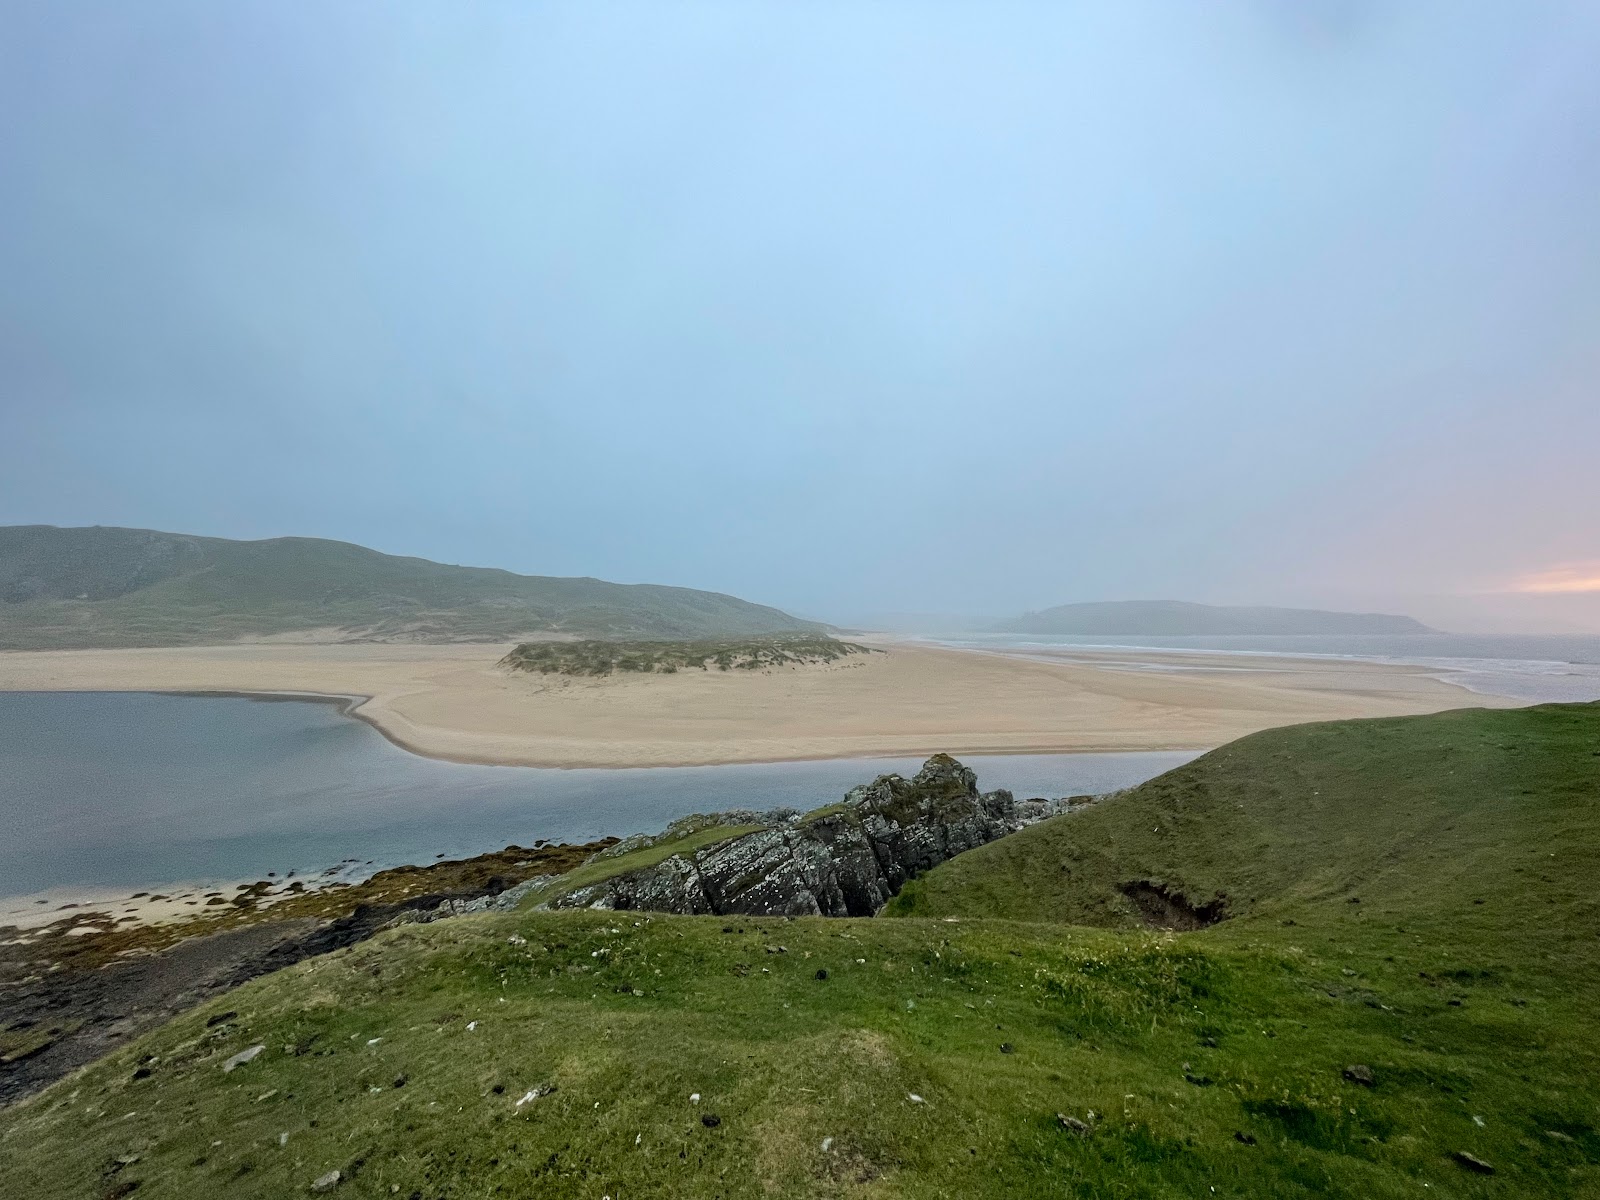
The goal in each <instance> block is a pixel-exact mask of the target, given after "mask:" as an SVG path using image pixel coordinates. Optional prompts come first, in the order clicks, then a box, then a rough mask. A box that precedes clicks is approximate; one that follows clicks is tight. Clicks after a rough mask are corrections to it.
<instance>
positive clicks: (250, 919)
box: [0, 754, 1091, 1105]
mask: <svg viewBox="0 0 1600 1200" xmlns="http://www.w3.org/2000/svg"><path fill="white" fill-rule="evenodd" d="M1090 800H1091V798H1090V797H1086V796H1081V797H1074V798H1072V799H1069V800H1017V799H1015V798H1014V797H1013V796H1012V795H1011V793H1010V792H1007V791H1003V790H1001V791H993V792H986V793H980V792H979V791H978V788H977V780H976V777H975V776H974V775H973V773H972V771H970V770H969V769H968V768H966V767H964V766H962V765H961V764H960V763H959V762H957V761H956V760H955V759H953V758H950V757H949V756H947V755H943V754H940V755H935V756H934V757H933V758H931V759H929V760H928V762H927V763H926V765H924V767H923V768H922V770H921V771H920V772H918V774H917V775H916V776H915V778H913V779H909V780H907V779H904V778H902V777H900V776H898V775H883V776H880V777H879V778H877V779H876V780H874V781H873V782H872V783H869V784H864V785H862V786H861V787H857V788H855V789H853V790H852V791H851V792H850V793H849V794H848V795H846V797H845V798H844V801H843V802H842V803H840V804H837V805H834V806H832V807H829V808H824V809H820V810H818V811H816V812H813V813H810V814H808V815H805V816H801V815H799V814H796V813H793V812H767V813H752V812H747V811H741V812H736V813H725V814H719V815H716V816H712V817H699V818H691V819H689V821H688V822H680V823H679V825H677V826H674V827H673V829H672V830H669V831H668V833H667V834H664V835H662V836H661V837H659V838H648V837H639V838H630V839H627V840H626V841H624V842H618V841H617V840H616V839H614V838H607V839H605V840H603V841H600V842H595V843H590V844H588V845H582V846H568V845H562V846H539V847H535V848H533V849H524V848H521V847H517V846H508V847H506V849H505V850H502V851H496V852H495V853H493V854H485V855H479V856H478V857H476V858H471V859H463V860H460V861H457V862H444V863H436V864H433V865H430V866H426V867H401V868H398V869H396V870H392V871H384V872H380V873H379V874H377V875H375V876H373V877H372V878H371V879H369V880H367V881H366V882H364V883H362V884H359V885H356V886H353V887H346V886H335V887H330V888H327V889H324V890H321V891H310V892H306V893H304V894H303V895H294V896H290V897H287V898H280V899H278V900H277V901H276V902H273V903H270V905H269V904H268V903H267V902H266V899H265V898H264V897H263V896H262V889H263V888H264V887H265V885H264V884H263V885H259V886H258V887H255V888H244V889H242V890H241V894H240V895H239V896H236V897H235V898H234V900H233V901H232V902H230V904H229V905H228V906H227V907H226V908H225V909H223V910H222V911H219V912H213V913H211V914H208V915H207V916H206V917H204V918H202V919H197V920H195V921H191V922H186V923H182V924H176V925H154V926H147V927H144V928H118V927H117V926H116V925H115V924H114V923H113V922H112V919H111V917H110V916H109V915H108V914H96V913H77V914H75V915H74V916H73V917H71V918H69V919H66V920H63V921H61V922H59V923H58V924H57V925H55V926H51V927H47V928H45V929H42V930H31V931H21V930H15V929H12V930H0V1034H3V1035H4V1036H5V1043H4V1044H3V1045H0V1049H5V1048H6V1047H9V1049H6V1052H5V1053H3V1054H0V1105H4V1104H9V1103H11V1102H13V1101H16V1100H19V1099H22V1098H24V1097H26V1096H29V1095H32V1094H33V1093H34V1092H37V1091H39V1090H40V1089H41V1088H43V1087H45V1086H47V1085H48V1084H50V1083H52V1082H54V1081H55V1080H56V1079H59V1078H60V1077H61V1076H63V1075H65V1074H67V1073H68V1072H69V1071H72V1070H74V1069H76V1068H77V1067H80V1066H82V1065H84V1064H85V1063H88V1062H91V1061H93V1060H94V1059H96V1058H98V1057H100V1056H101V1055H103V1054H105V1053H107V1052H109V1051H110V1050H112V1049H115V1048H116V1047H117V1046H119V1045H121V1044H122V1043H124V1042H126V1041H127V1040H129V1039H130V1038H133V1037H137V1036H138V1035H139V1034H141V1033H143V1032H145V1031H146V1030H148V1029H151V1028H154V1027H155V1026H156V1025H159V1024H161V1023H162V1022H164V1021H166V1020H167V1019H169V1018H170V1017H172V1016H174V1015H176V1014H177V1013H180V1012H183V1011H184V1010H186V1009H189V1008H192V1007H194V1006H195V1005H197V1004H200V1003H203V1002H204V1001H206V1000H209V999H211V998H212V997H214V996H216V995H219V994H221V993H223V992H226V991H228V990H229V989H232V988H235V987H238V986H239V985H240V984H242V983H246V982H248V981H249V980H251V979H254V978H256V977H257V976H260V975H264V974H267V973H268V972H271V971H276V970H279V969H280V968H283V967H286V966H290V965H292V964H293V963H296V962H299V961H301V960H302V959H305V958H310V957H312V956H314V955H318V954H326V953H328V952H330V951H333V950H338V949H342V948H344V947H346V946H350V945H354V944H355V943H357V942H360V941H364V940H365V939H367V938H369V937H371V936H372V935H373V934H375V933H377V932H379V931H380V930H383V929H386V928H389V927H391V926H394V925H397V924H407V923H413V922H427V921H435V920H441V919H446V918H450V917H455V916H460V915H467V914H471V913H477V912H485V911H493V910H509V909H512V908H515V907H517V906H518V905H520V904H521V903H522V902H523V900H524V898H525V897H526V896H528V895H529V893H530V892H532V891H533V890H534V889H538V890H539V891H540V893H541V894H542V893H545V892H547V891H548V890H549V889H550V887H551V886H552V885H555V886H557V887H559V884H558V883H557V881H558V880H559V878H560V876H561V875H563V874H565V873H567V872H569V871H572V870H573V869H574V868H576V867H579V866H581V865H588V864H593V863H595V862H597V861H602V862H603V861H604V860H605V859H606V858H610V857H618V856H620V855H622V854H626V853H628V852H630V851H633V850H638V849H641V848H646V847H649V846H651V845H652V844H659V843H661V842H663V841H668V840H674V839H677V838H680V837H682V836H683V835H684V833H685V832H686V831H688V830H691V829H698V830H704V829H707V828H711V829H714V828H715V827H717V826H718V825H729V826H734V825H738V826H742V827H745V828H748V826H750V825H753V824H754V825H762V826H765V827H764V828H761V829H758V830H756V831H755V832H745V833H741V834H738V835H735V836H730V837H729V838H727V839H725V840H722V841H712V842H711V843H710V844H708V845H704V846H703V848H701V849H699V850H695V851H692V852H688V853H681V854H673V855H671V856H670V857H668V858H666V859H664V860H662V861H660V862H658V863H656V864H654V865H651V866H648V867H644V868H640V869H636V870H624V871H622V872H620V873H618V874H616V875H613V876H611V877H610V878H607V879H604V880H602V881H600V882H597V883H594V884H592V885H589V886H582V887H577V888H575V889H573V890H571V891H566V892H560V893H558V894H557V895H555V896H554V897H553V898H552V899H550V900H548V901H547V902H546V906H547V907H550V908H583V907H587V908H607V909H644V910H650V911H655V912H668V913H690V914H695V913H700V914H735V913H737V914H744V915H752V916H755V915H768V916H808V915H809V916H819V915H820V916H829V917H844V916H853V917H860V916H872V915H874V914H875V913H877V912H878V910H880V909H881V908H882V907H883V905H884V904H885V903H887V902H888V900H889V899H890V898H891V897H892V896H894V895H895V894H896V893H898V892H899V890H900V889H901V887H903V886H904V885H905V883H906V881H907V880H909V879H911V878H912V877H913V876H915V875H916V874H918V873H919V872H922V871H926V870H928V869H930V868H932V867H934V866H937V865H938V864H939V863H941V862H943V861H945V860H946V859H947V858H950V857H952V856H953V855H956V854H960V853H961V852H962V851H964V850H970V849H972V848H973V847H976V846H981V845H983V844H985V843H987V842H992V841H994V840H995V839H996V838H1001V837H1004V836H1006V835H1007V834H1010V833H1015V832H1016V831H1017V830H1019V829H1021V828H1023V827H1025V826H1027V825H1031V824H1033V823H1035V822H1037V821H1041V820H1044V819H1045V818H1047V817H1051V816H1055V815H1057V814H1058V813H1063V812H1067V811H1070V810H1071V809H1073V808H1075V807H1079V806H1081V805H1082V804H1085V803H1088V802H1089V801H1090ZM97 920H99V921H100V922H101V923H100V924H99V926H98V927H96V928H92V929H91V930H90V931H88V932H84V924H85V922H88V923H89V924H90V925H94V923H95V922H96V921H97ZM69 929H70V930H71V932H69Z"/></svg>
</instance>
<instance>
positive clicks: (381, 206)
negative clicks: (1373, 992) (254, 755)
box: [0, 0, 1600, 631]
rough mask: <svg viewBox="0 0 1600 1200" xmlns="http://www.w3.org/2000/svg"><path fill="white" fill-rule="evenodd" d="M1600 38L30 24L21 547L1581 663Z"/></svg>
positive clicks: (1251, 2)
mask: <svg viewBox="0 0 1600 1200" xmlns="http://www.w3.org/2000/svg"><path fill="white" fill-rule="evenodd" d="M1596 62H1600V5H1596V4H1595V3H1594V2H1593V0H1518V2H1517V3H1506V2H1504V0H1216V2H1215V3H1206V4H1195V3H1192V2H1191V0H1098V2H1096V0H1084V2H1076V0H1073V2H1069V0H1052V2H1050V3H1038V4H1008V3H996V2H986V3H982V4H976V3H973V4H956V3H943V2H940V0H918V2H917V3H905V4H902V3H894V2H892V0H877V2H875V3H872V4H866V5H863V4H846V3H827V2H823V0H808V2H806V3H798V2H792V3H785V4H763V3H759V2H757V0H737V2H730V3H724V4H695V3H669V4H663V3H660V2H659V0H651V2H649V3H641V4H624V3H610V2H606V0H586V2H583V3H572V4H555V5H547V4H538V3H532V2H529V0H518V2H516V3H505V4H491V3H482V2H474V0H452V2H451V3H431V4H414V3H403V2H394V3H391V2H385V3H377V2H368V3H363V2H359V0H350V2H346V3H340V4H335V5H325V4H312V3H283V2H282V0H270V2H257V0H229V3H227V4H216V3H214V2H212V0H195V2H192V3H174V2H171V0H141V2H140V3H138V4H129V3H125V2H123V0H115V2H111V3H104V2H95V0H85V2H82V3H74V4H70V5H51V4H23V3H12V4H5V5H0V523H6V524H13V523H49V524H59V525H87V524H105V525H131V526H140V527H149V528H158V529H167V530H176V531H182V532H190V533H199V534H208V535H216V536H224V537H244V538H256V537H271V536H278V535H285V534H298V535H309V536H320V537H331V538H340V539H344V540H348V541H354V542H359V543H362V544H364V545H370V546H373V547H375V548H377V549H380V550H385V551H389V552H392V553H401V554H416V555H421V556H424V557H428V558H433V559H437V560H440V561H445V562H457V563H468V564H473V565H484V566H501V567H507V568H510V569H512V570H517V571H522V572H526V573H532V574H554V575H593V576H598V577H601V578H607V579H615V580H621V581H627V582H635V581H650V582H659V583H672V584H681V585H685V586H692V587H703V588H711V589H715V590H719V591H727V592H732V593H735V594H738V595H741V596H745V597H747V598H750V599H754V600H759V601H762V602H766V603H771V604H776V605H779V606H781V607H783V608H786V609H788V610H790V611H793V612H797V613H801V614H803V615H807V616H814V617H821V618H824V619H831V620H841V621H859V620H865V619H868V618H870V617H872V616H874V615H879V614H886V613H956V614H980V615H994V616H1003V615H1007V614H1011V613H1015V612H1020V611H1023V610H1026V609H1036V608H1041V607H1045V606H1048V605H1052V604H1059V603H1065V602H1070V601H1077V600H1102V599H1158V598H1171V599H1187V600H1199V601H1209V602H1216V603H1286V604H1309V605H1317V606H1323V607H1334V608H1385V609H1388V610H1391V611H1394V610H1398V611H1407V612H1412V613H1414V614H1415V615H1419V616H1422V617H1423V618H1424V619H1432V620H1434V621H1435V622H1440V623H1443V624H1445V625H1447V626H1448V627H1452V628H1479V627H1481V628H1529V629H1532V628H1552V629H1554V628H1589V629H1593V630H1596V631H1600V71H1597V70H1595V68H1594V64H1595V63H1596Z"/></svg>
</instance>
